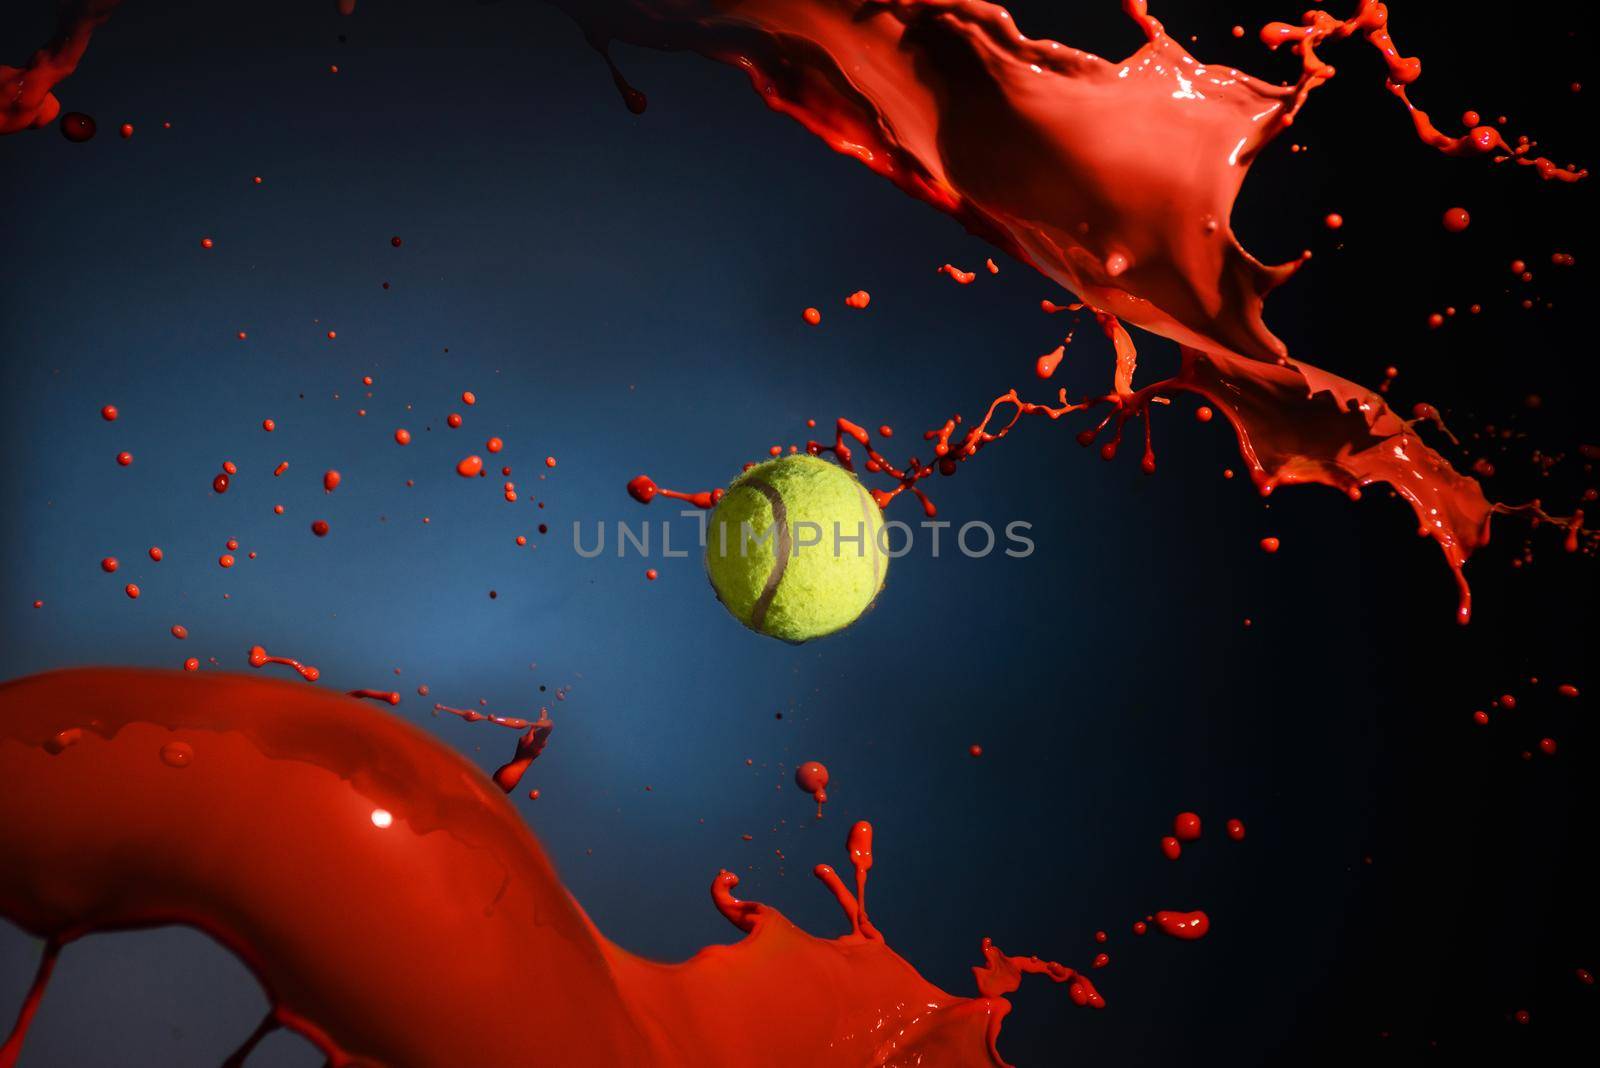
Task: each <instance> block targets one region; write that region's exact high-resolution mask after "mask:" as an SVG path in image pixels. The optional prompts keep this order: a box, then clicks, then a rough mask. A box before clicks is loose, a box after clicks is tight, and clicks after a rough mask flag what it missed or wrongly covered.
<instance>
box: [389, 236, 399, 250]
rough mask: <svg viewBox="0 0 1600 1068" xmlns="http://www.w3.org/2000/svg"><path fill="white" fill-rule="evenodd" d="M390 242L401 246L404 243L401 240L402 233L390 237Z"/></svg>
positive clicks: (397, 246)
mask: <svg viewBox="0 0 1600 1068" xmlns="http://www.w3.org/2000/svg"><path fill="white" fill-rule="evenodd" d="M389 244H391V245H393V246H394V247H395V248H399V247H400V245H401V244H402V242H401V241H400V235H399V234H396V235H395V236H394V237H391V238H390V239H389Z"/></svg>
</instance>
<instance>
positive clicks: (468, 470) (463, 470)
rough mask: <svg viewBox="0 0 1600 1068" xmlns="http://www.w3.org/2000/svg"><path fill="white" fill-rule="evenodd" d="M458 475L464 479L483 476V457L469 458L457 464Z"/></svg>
mask: <svg viewBox="0 0 1600 1068" xmlns="http://www.w3.org/2000/svg"><path fill="white" fill-rule="evenodd" d="M456 474H458V475H460V476H461V477H462V478H477V477H478V476H479V475H481V474H483V457H481V456H468V457H465V458H463V459H462V460H461V461H460V462H459V463H457V464H456Z"/></svg>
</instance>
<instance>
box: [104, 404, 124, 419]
mask: <svg viewBox="0 0 1600 1068" xmlns="http://www.w3.org/2000/svg"><path fill="white" fill-rule="evenodd" d="M121 414H122V413H121V412H119V411H117V406H116V405H115V404H108V405H106V406H105V407H104V408H101V409H100V418H102V419H104V420H105V421H106V422H108V423H115V422H116V421H117V416H118V415H121Z"/></svg>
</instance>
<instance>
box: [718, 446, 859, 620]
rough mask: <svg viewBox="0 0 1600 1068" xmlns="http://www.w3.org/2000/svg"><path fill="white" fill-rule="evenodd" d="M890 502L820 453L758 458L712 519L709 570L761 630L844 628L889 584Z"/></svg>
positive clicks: (730, 603) (732, 605)
mask: <svg viewBox="0 0 1600 1068" xmlns="http://www.w3.org/2000/svg"><path fill="white" fill-rule="evenodd" d="M882 530H883V511H882V509H880V508H879V507H878V504H877V502H876V501H874V500H873V499H872V495H871V494H870V493H868V492H867V490H866V488H865V487H864V486H862V485H861V483H860V482H859V481H858V480H857V479H856V476H855V475H853V474H851V473H850V472H849V471H846V470H845V469H844V468H842V467H839V466H838V465H837V464H832V463H829V462H828V461H826V460H820V459H818V458H817V457H815V456H799V455H796V456H785V457H782V458H781V459H777V460H768V461H767V462H766V463H763V464H757V465H756V466H755V467H752V468H751V469H750V470H748V471H746V472H745V473H744V474H742V475H740V476H739V477H738V478H736V479H734V480H733V483H732V485H730V486H729V487H728V491H727V492H726V493H724V494H723V495H722V500H720V501H719V502H717V506H716V509H715V510H714V511H712V513H711V518H710V519H709V521H708V522H707V524H706V573H707V574H708V575H709V576H710V578H711V586H712V588H713V589H714V590H716V591H717V597H718V598H719V599H720V600H721V601H722V603H723V605H724V606H726V607H727V609H728V611H729V612H732V613H733V617H734V618H735V619H737V620H738V621H739V622H740V623H743V624H744V625H745V626H747V627H749V628H750V629H751V630H754V631H759V632H760V633H762V634H770V635H772V636H773V637H774V638H782V639H783V640H784V641H789V642H803V641H806V640H808V639H810V638H820V637H821V636H822V635H824V634H832V633H833V632H834V631H837V630H843V629H844V628H845V627H848V626H849V625H850V624H851V623H854V622H855V621H856V618H857V617H858V616H860V615H861V613H862V612H865V611H866V610H867V607H868V606H869V605H871V604H872V600H873V598H874V597H876V596H878V591H879V590H881V589H883V580H884V577H885V576H886V575H887V574H888V572H889V557H888V554H887V553H885V552H884V549H883V544H882V542H881V539H880V532H881V531H882Z"/></svg>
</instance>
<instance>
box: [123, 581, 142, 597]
mask: <svg viewBox="0 0 1600 1068" xmlns="http://www.w3.org/2000/svg"><path fill="white" fill-rule="evenodd" d="M122 592H123V593H125V594H127V595H128V598H129V599H130V600H135V601H136V600H138V599H139V587H138V586H135V585H134V584H133V583H131V582H130V583H128V584H127V585H126V586H124V587H122Z"/></svg>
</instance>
